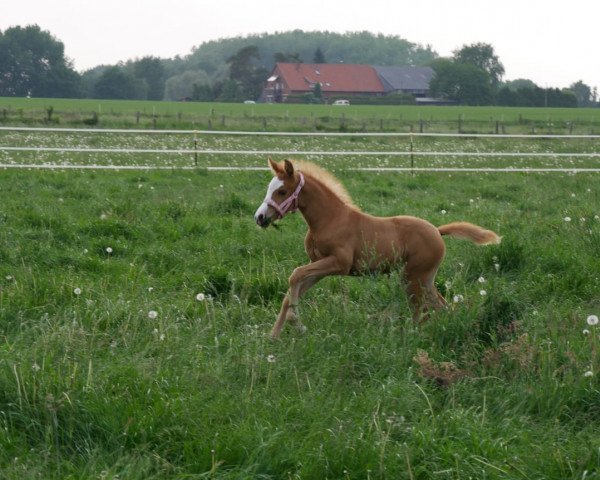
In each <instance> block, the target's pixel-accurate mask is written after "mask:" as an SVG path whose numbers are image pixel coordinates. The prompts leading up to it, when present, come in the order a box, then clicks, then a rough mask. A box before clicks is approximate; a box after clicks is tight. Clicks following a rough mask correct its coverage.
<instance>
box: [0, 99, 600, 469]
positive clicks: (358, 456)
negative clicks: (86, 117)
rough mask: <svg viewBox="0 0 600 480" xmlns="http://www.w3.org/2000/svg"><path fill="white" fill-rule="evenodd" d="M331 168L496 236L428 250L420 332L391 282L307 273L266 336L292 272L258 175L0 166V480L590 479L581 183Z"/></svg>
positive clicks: (299, 230)
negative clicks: (300, 291) (297, 317)
mask: <svg viewBox="0 0 600 480" xmlns="http://www.w3.org/2000/svg"><path fill="white" fill-rule="evenodd" d="M56 105H58V104H56ZM161 105H162V104H161ZM177 106H179V105H177ZM181 106H182V108H183V107H186V108H191V107H192V106H189V107H188V105H183V104H182V105H181ZM237 107H238V108H242V107H241V106H237ZM57 108H58V107H57ZM231 108H234V107H233V106H232V107H231ZM243 108H251V107H248V106H244V107H243ZM254 108H259V107H258V106H256V107H254ZM283 108H285V107H283ZM307 108H308V107H307ZM312 108H314V107H312ZM357 110H358V109H357ZM353 111H354V110H348V112H353ZM44 138H45V141H47V142H48V143H50V144H51V143H52V142H59V143H62V142H63V141H64V138H63V139H58V140H55V139H54V137H52V136H48V137H44ZM11 141H21V140H18V139H15V138H12V140H11ZM35 141H38V139H36V140H35ZM95 141H98V142H99V143H101V144H103V142H104V140H95ZM143 141H144V140H140V142H143ZM146 141H149V140H146ZM173 142H177V140H173ZM25 143H27V142H25ZM540 145H543V144H541V143H540V144H539V145H538V144H537V143H536V144H534V146H533V147H532V148H536V149H537V148H542V149H543V148H544V147H543V146H540ZM302 146H304V145H302ZM371 147H373V145H371ZM454 148H464V145H458V146H456V145H455V147H454ZM477 148H479V147H477ZM489 148H499V147H498V146H497V145H496V146H490V147H489ZM568 148H572V146H571V145H569V147H568ZM54 155H57V154H54ZM156 157H157V158H155V159H154V161H156V162H159V161H164V159H163V160H161V159H160V158H158V156H156ZM11 158H12V157H11ZM54 158H56V159H60V157H58V156H56V157H54ZM54 158H53V159H54ZM4 160H5V161H6V160H10V158H5V159H4ZM73 161H75V160H73ZM131 161H136V160H131ZM143 161H149V159H148V158H144V159H143ZM262 162H264V159H262ZM262 162H261V163H262ZM347 162H350V160H347ZM350 165H351V163H346V164H344V165H343V167H345V168H341V167H340V168H338V176H339V177H340V178H341V180H342V181H343V182H344V183H345V185H346V186H347V187H348V190H349V191H350V193H351V194H352V196H353V198H354V200H355V201H356V203H357V204H358V205H360V206H361V207H362V208H363V209H364V210H366V211H368V212H370V213H373V214H377V215H394V214H410V215H417V216H421V217H424V218H427V219H429V220H430V221H432V222H433V223H434V224H436V225H440V224H443V223H449V222H451V221H456V220H467V221H471V222H474V223H478V224H481V225H483V226H485V227H487V228H492V229H494V230H496V231H497V232H498V233H499V234H500V235H502V236H503V243H502V244H501V245H499V246H491V247H485V248H477V247H475V246H473V245H471V244H469V243H466V242H461V241H459V240H456V239H448V240H447V242H446V244H447V247H448V254H447V258H446V260H445V262H444V264H443V266H442V268H441V271H440V273H439V276H438V280H437V282H438V287H439V288H440V290H441V291H442V292H443V294H444V295H445V297H446V298H447V299H448V300H449V302H450V305H451V306H450V308H449V309H448V311H445V312H441V313H439V314H436V315H434V316H433V318H431V320H430V321H429V322H428V323H426V324H424V325H422V326H416V325H414V324H413V323H412V322H411V320H410V313H409V310H408V305H407V299H406V297H405V295H404V293H402V290H401V288H400V287H399V283H400V276H399V274H398V273H395V274H392V275H390V276H372V277H370V276H369V277H363V278H328V279H326V280H323V281H322V282H320V283H319V284H318V285H317V286H316V287H314V288H313V289H312V290H311V291H310V292H309V293H308V294H307V295H306V297H305V299H304V300H303V301H302V303H301V307H300V314H301V316H302V318H303V321H304V323H305V324H306V325H307V327H308V332H307V333H306V334H305V335H302V336H300V335H297V334H296V333H295V332H294V331H293V330H292V329H287V330H286V331H285V332H284V335H283V336H282V340H281V341H278V342H271V341H269V340H268V338H267V334H268V332H269V330H270V328H271V326H272V323H273V321H274V319H275V316H276V313H277V311H278V309H279V305H280V301H281V298H282V295H283V293H284V292H285V290H286V281H287V277H288V276H289V274H290V273H291V271H292V270H293V268H294V267H296V266H298V265H300V264H303V263H304V262H306V255H305V253H304V251H303V241H302V239H303V236H304V232H305V225H304V223H303V221H302V219H301V217H300V216H298V215H293V216H290V217H289V218H286V219H285V220H284V221H282V222H281V228H280V229H279V230H273V229H270V230H267V231H261V230H260V229H258V228H257V227H256V226H255V225H254V223H253V219H252V214H253V212H254V210H255V208H256V207H257V206H258V204H259V203H260V202H261V201H262V198H263V197H264V193H265V188H266V184H267V182H268V180H269V174H268V173H266V172H230V173H224V172H221V173H215V172H207V171H206V170H205V169H202V168H200V169H198V170H195V171H187V172H186V171H172V172H171V171H167V172H93V171H87V172H79V171H69V172H63V171H59V170H57V171H47V172H37V171H15V170H2V171H0V472H1V474H0V476H1V477H2V478H6V479H19V480H21V479H24V478H40V479H52V478H54V479H65V478H73V479H75V478H77V479H79V478H94V479H100V478H101V479H117V478H118V479H120V480H124V479H144V480H146V479H163V478H179V479H190V478H198V479H200V478H220V479H248V478H253V479H255V478H263V479H280V478H285V479H300V478H302V479H325V478H329V479H411V480H412V479H431V478H434V479H467V478H474V479H475V478H476V479H532V480H533V479H557V480H559V479H560V480H562V479H570V478H572V479H584V478H586V479H590V478H597V477H598V475H599V474H600V470H599V465H600V433H599V429H598V425H599V422H600V380H599V378H600V377H599V370H600V364H599V358H598V347H599V344H600V325H590V324H588V322H587V319H588V317H590V316H591V315H600V300H599V297H598V292H600V269H599V267H598V257H599V255H600V186H599V185H600V184H599V182H598V177H597V175H596V174H585V175H581V174H580V175H567V174H556V173H552V174H504V175H486V174H460V175H449V174H418V175H416V176H411V175H409V174H371V173H356V172H354V173H353V172H350V171H348V170H347V167H348V166H350ZM199 294H202V295H200V296H199ZM454 300H456V302H455V301H454ZM590 323H594V322H593V317H592V318H591V319H590Z"/></svg>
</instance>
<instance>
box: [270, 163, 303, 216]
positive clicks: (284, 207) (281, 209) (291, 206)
mask: <svg viewBox="0 0 600 480" xmlns="http://www.w3.org/2000/svg"><path fill="white" fill-rule="evenodd" d="M303 186H304V175H302V173H300V181H299V182H298V186H297V187H296V190H294V193H292V194H291V195H290V196H289V197H288V198H286V199H285V200H284V201H283V202H281V203H280V204H277V203H275V202H274V201H273V199H271V198H268V199H267V205H269V206H270V207H273V208H274V209H275V210H276V211H277V213H278V214H279V218H283V217H284V215H285V214H286V213H289V212H295V211H296V210H298V196H299V195H300V190H302V187H303Z"/></svg>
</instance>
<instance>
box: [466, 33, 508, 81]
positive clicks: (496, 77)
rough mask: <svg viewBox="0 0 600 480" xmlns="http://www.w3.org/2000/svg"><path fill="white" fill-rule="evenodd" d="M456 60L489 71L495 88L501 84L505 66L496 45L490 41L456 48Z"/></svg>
mask: <svg viewBox="0 0 600 480" xmlns="http://www.w3.org/2000/svg"><path fill="white" fill-rule="evenodd" d="M454 61H455V62H456V63H463V64H469V65H474V66H476V67H477V68H479V69H481V70H483V71H485V72H487V73H488V75H489V76H490V81H491V85H492V87H493V88H494V89H496V88H497V87H498V85H500V81H501V80H502V76H503V75H504V66H503V65H502V63H500V60H499V59H498V56H497V55H496V54H495V53H494V47H492V46H491V45H490V44H489V43H473V44H471V45H465V46H463V47H462V48H461V49H460V50H455V51H454Z"/></svg>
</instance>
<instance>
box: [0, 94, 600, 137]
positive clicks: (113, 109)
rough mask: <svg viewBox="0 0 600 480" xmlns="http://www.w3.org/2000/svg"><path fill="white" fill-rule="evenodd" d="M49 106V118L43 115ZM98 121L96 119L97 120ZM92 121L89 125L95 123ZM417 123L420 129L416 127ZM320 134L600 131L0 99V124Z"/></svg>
mask: <svg viewBox="0 0 600 480" xmlns="http://www.w3.org/2000/svg"><path fill="white" fill-rule="evenodd" d="M50 108H52V112H51V114H50V115H49V112H48V110H49V109H50ZM95 116H96V119H95ZM94 119H95V120H94ZM421 122H422V124H421ZM86 123H87V124H88V125H93V126H98V127H105V128H107V127H123V128H130V127H139V128H153V127H154V128H162V129H167V128H175V129H177V128H182V129H194V128H196V129H207V128H210V129H220V130H226V129H240V130H249V131H253V130H279V131H286V130H289V131H298V130H308V131H311V130H319V131H339V130H342V131H363V130H367V131H410V129H411V128H412V130H413V131H420V130H421V129H422V130H423V131H442V132H445V131H457V130H458V129H461V130H462V131H470V132H471V131H472V132H495V131H496V130H497V129H498V131H500V132H501V131H506V132H508V133H530V132H532V131H533V132H536V133H549V132H552V133H580V134H589V133H592V132H594V131H598V130H600V114H599V111H598V110H597V109H591V108H586V109H584V108H576V109H570V108H526V107H467V106H451V107H435V106H433V107H432V106H410V105H407V106H368V105H364V106H353V105H351V106H349V107H339V106H331V105H289V104H285V105H268V104H253V105H245V104H233V103H196V102H152V101H123V100H92V99H85V100H70V99H39V98H7V97H2V98H0V125H7V124H21V125H53V126H80V125H85V124H86Z"/></svg>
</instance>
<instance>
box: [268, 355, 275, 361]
mask: <svg viewBox="0 0 600 480" xmlns="http://www.w3.org/2000/svg"><path fill="white" fill-rule="evenodd" d="M267 362H269V363H275V355H267Z"/></svg>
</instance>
